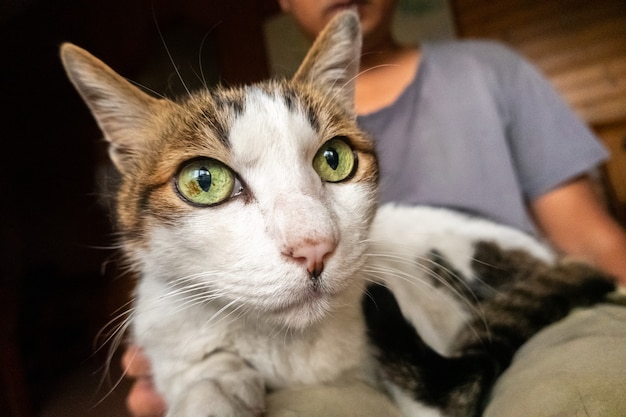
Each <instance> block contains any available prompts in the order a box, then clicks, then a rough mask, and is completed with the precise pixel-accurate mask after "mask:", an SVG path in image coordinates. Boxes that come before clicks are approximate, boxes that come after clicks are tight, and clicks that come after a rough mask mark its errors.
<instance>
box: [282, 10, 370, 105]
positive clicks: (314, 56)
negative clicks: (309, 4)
mask: <svg viewBox="0 0 626 417" xmlns="http://www.w3.org/2000/svg"><path fill="white" fill-rule="evenodd" d="M361 36H362V35H361V24H360V22H359V16H358V14H357V13H356V12H355V11H351V10H350V11H344V12H341V13H338V14H337V15H336V16H335V17H334V18H333V19H332V20H331V21H330V22H329V23H328V25H327V26H326V27H325V28H324V30H323V31H322V32H321V33H320V34H319V36H318V37H317V39H316V40H315V42H314V43H313V46H312V47H311V49H310V50H309V52H308V53H307V55H306V57H305V58H304V61H303V62H302V64H301V65H300V68H299V69H298V71H297V72H296V74H295V75H294V77H293V79H294V81H308V82H312V83H314V84H315V85H320V86H322V87H323V88H326V89H328V91H330V92H332V93H335V94H336V97H338V98H341V99H342V100H343V103H344V105H345V107H346V108H347V110H349V111H350V112H351V113H353V114H354V113H355V111H354V85H355V80H356V76H357V74H358V71H359V64H360V57H361V46H362V37H361Z"/></svg>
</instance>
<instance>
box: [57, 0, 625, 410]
mask: <svg viewBox="0 0 626 417" xmlns="http://www.w3.org/2000/svg"><path fill="white" fill-rule="evenodd" d="M360 49H361V32H360V26H359V20H358V16H357V15H356V14H355V13H354V12H350V11H346V12H342V13H340V14H338V15H337V16H336V17H335V18H334V19H333V20H332V21H331V22H330V23H329V25H328V26H327V27H326V29H325V30H324V31H323V32H322V33H321V34H320V36H319V37H318V39H317V40H316V41H315V42H314V44H313V46H312V47H311V49H310V51H309V53H308V54H307V56H306V57H305V59H304V61H303V63H302V64H301V66H300V68H299V69H298V71H297V72H296V74H295V75H294V77H293V78H292V79H291V80H269V81H266V82H260V83H257V84H252V85H247V86H240V87H231V88H225V87H216V88H214V89H203V90H199V91H197V92H194V93H191V94H189V95H188V96H186V97H182V98H180V99H178V100H169V99H158V98H155V97H153V96H150V95H148V94H146V93H144V92H142V91H141V90H140V89H139V88H137V87H135V86H133V85H132V84H131V83H129V82H128V81H126V80H125V79H124V78H123V77H121V76H120V75H118V74H117V73H115V72H114V71H113V70H112V69H110V68H109V67H108V66H106V65H105V64H104V63H103V62H101V61H100V60H98V59H97V58H95V57H93V56H92V55H90V54H89V53H88V52H86V51H85V50H83V49H81V48H79V47H77V46H75V45H72V44H69V43H66V44H64V45H62V46H61V58H62V61H63V64H64V67H65V69H66V72H67V74H68V77H69V78H70V80H71V82H72V83H73V84H74V86H75V87H76V89H77V90H78V92H79V93H80V95H81V96H82V98H83V99H84V100H85V102H86V104H87V105H88V107H89V108H90V110H91V111H92V113H93V115H94V117H95V119H96V121H97V122H98V124H99V126H100V128H101V130H102V132H103V134H104V138H105V139H106V141H108V143H109V155H110V158H111V160H112V162H113V164H114V165H115V167H116V168H117V170H118V171H119V173H120V176H121V179H120V183H119V188H118V190H117V193H116V196H115V204H114V205H115V208H116V209H115V217H116V223H117V226H118V230H119V233H120V244H121V247H122V250H123V253H124V256H125V259H126V261H127V264H128V267H129V269H131V270H132V271H133V272H135V273H136V274H137V276H138V283H137V288H136V291H135V299H134V303H133V309H132V313H131V320H130V326H131V328H130V332H131V337H132V341H133V343H135V344H137V345H139V346H142V347H143V349H144V351H145V353H146V355H147V356H148V357H149V358H150V360H151V362H152V366H153V372H154V381H155V384H156V386H157V388H158V390H159V392H160V393H161V394H162V395H163V397H164V400H165V401H166V403H167V404H168V411H167V416H169V417H174V416H175V417H187V416H189V417H191V416H194V417H195V416H215V417H227V416H236V417H246V416H259V415H262V414H263V413H264V410H265V409H266V403H265V399H266V394H267V393H268V392H273V391H278V390H281V389H285V388H289V387H294V386H309V385H324V384H339V385H341V384H350V383H352V382H360V383H364V384H367V385H368V386H371V387H372V388H374V389H376V390H379V391H381V392H383V393H385V395H389V396H390V397H391V398H393V400H394V401H395V402H396V403H397V404H398V406H399V408H400V409H401V410H402V412H403V413H404V415H407V416H414V415H421V414H419V413H421V412H424V411H427V412H428V413H430V414H426V415H438V416H472V415H476V414H477V413H478V412H479V411H480V408H481V406H482V402H483V401H484V398H485V395H486V393H487V392H488V390H489V387H490V385H491V383H492V381H493V379H494V378H495V377H496V376H497V374H498V373H499V372H501V368H502V367H505V366H506V365H507V363H508V361H510V358H511V355H512V352H513V351H514V349H515V347H516V346H518V345H519V344H520V343H521V342H522V341H523V340H522V339H524V340H525V339H527V338H528V337H529V336H530V335H531V334H532V333H533V332H535V331H536V330H538V329H539V328H540V327H541V326H544V325H546V324H548V323H550V322H552V321H555V320H557V319H558V318H561V317H563V316H564V315H565V314H567V311H568V310H569V308H570V307H571V306H574V305H585V304H588V303H592V302H595V301H599V300H601V299H602V298H603V296H604V295H605V294H606V293H608V292H610V291H611V290H612V289H613V284H612V283H611V281H610V279H609V278H607V277H605V276H603V275H602V274H599V273H596V272H595V271H593V270H592V269H590V268H587V269H586V267H585V266H584V265H582V264H581V265H578V264H571V266H570V264H563V263H562V262H561V261H559V260H557V258H556V256H555V255H554V253H553V252H552V251H551V250H550V249H549V248H548V247H547V246H545V245H544V244H542V243H541V242H538V241H536V240H535V239H533V238H531V237H530V236H527V235H526V234H524V233H522V232H519V231H516V230H513V229H510V228H508V227H505V226H500V225H495V224H492V223H490V222H488V221H486V220H481V219H477V218H474V217H471V216H467V215H464V214H461V213H456V212H453V211H450V210H446V209H435V208H427V207H402V206H396V205H386V206H383V207H381V208H378V207H377V205H378V203H377V200H378V187H379V184H378V182H379V180H378V176H379V173H378V166H377V159H376V151H375V146H374V142H373V141H372V138H370V137H369V136H368V135H367V133H366V132H364V131H362V130H361V129H359V127H358V126H357V123H356V115H355V110H354V80H355V78H356V76H357V75H358V67H359V55H360ZM486 256H488V258H487V257H486ZM520 259H521V260H523V261H524V262H518V261H519V260H520ZM481 262H484V263H481ZM518 265H519V266H518ZM481 268H482V272H481V271H479V269H481ZM554 268H557V269H558V268H571V269H577V268H580V270H581V271H583V272H581V273H577V274H569V273H566V274H564V276H565V277H564V278H563V280H562V281H558V280H556V281H555V282H556V285H551V284H549V285H546V286H545V288H547V289H546V291H545V293H543V292H539V293H537V294H536V299H539V300H540V302H541V300H542V299H543V300H545V299H549V297H552V296H557V295H558V294H559V291H560V288H561V287H564V286H565V287H568V288H569V287H571V288H572V291H571V294H569V296H568V297H566V301H567V302H566V303H565V307H564V309H562V310H559V311H558V312H556V313H555V314H550V315H549V317H546V318H545V319H544V320H541V321H540V324H538V325H536V326H529V330H528V331H526V333H523V335H522V339H517V338H516V337H517V335H516V334H515V330H516V327H517V323H511V322H510V321H507V320H506V319H503V320H502V321H501V322H500V321H498V319H497V318H496V317H499V314H500V313H502V310H506V307H507V302H502V301H501V299H502V298H504V299H505V300H506V299H507V298H506V297H507V295H511V296H514V295H515V294H516V291H518V292H520V291H521V290H518V289H516V287H515V282H518V281H519V282H525V281H527V282H529V283H532V282H533V281H540V280H539V279H535V278H533V277H534V276H535V274H534V271H535V270H537V269H539V270H541V271H543V272H541V273H539V275H541V276H542V277H543V278H542V279H545V280H548V281H549V276H550V271H552V270H553V269H554ZM585 271H586V272H585ZM504 273H506V274H509V275H516V274H517V275H519V276H518V277H516V276H511V277H509V278H508V280H499V279H496V278H493V277H497V276H499V275H503V274H504ZM483 275H484V276H483ZM435 276H439V277H440V279H439V280H438V279H435V278H436V277H435ZM488 277H492V278H493V279H491V278H489V279H488ZM481 279H482V281H481ZM459 280H460V281H459ZM500 281H502V282H500ZM511 281H514V283H513V285H510V284H508V283H509V282H511ZM483 282H484V283H485V285H482V283H483ZM459 283H461V285H459ZM426 286H428V287H429V288H430V289H427V288H426ZM507 286H511V288H510V289H509V288H506V287H507ZM531 286H532V285H531ZM590 287H593V288H596V289H597V291H594V292H589V293H588V292H587V291H586V289H587V288H590ZM578 288H581V289H580V291H578V290H577V289H578ZM494 291H495V294H496V295H495V296H492V293H493V292H494ZM498 291H500V292H498ZM468 295H469V297H470V298H469V300H471V299H472V297H477V298H479V299H478V300H477V303H478V304H472V303H471V302H468V301H466V300H467V296H468ZM394 296H395V297H394ZM482 298H484V299H482ZM530 298H532V299H533V300H535V298H533V297H530ZM396 300H397V301H396ZM477 305H479V306H480V308H482V311H483V313H481V312H480V310H479V309H478V308H477V307H476V306H477ZM531 310H532V311H533V312H534V311H535V310H541V307H537V306H536V305H532V306H531ZM517 313H518V312H517V311H505V314H502V317H504V318H507V317H511V316H512V315H514V314H517ZM533 314H534V313H533ZM530 316H531V314H529V317H530ZM522 317H524V316H523V314H522ZM481 320H484V323H483V322H482V321H481ZM494 323H495V324H503V325H504V326H505V327H506V328H507V329H509V330H511V332H510V333H512V334H515V336H513V337H511V336H510V335H509V333H507V331H505V329H499V328H497V329H495V328H493V326H492V327H491V328H490V327H485V324H487V325H493V324H494ZM481 326H482V327H481ZM481 328H482V329H484V330H481ZM390 329H395V330H394V331H397V333H395V334H389V332H388V330H390ZM415 329H417V331H416V330H415ZM501 330H502V331H501ZM490 331H491V332H492V333H489V332H490ZM488 335H489V336H491V335H492V336H493V337H492V338H491V339H489V338H487V336H488ZM500 337H502V339H500ZM511 340H513V342H512V344H511V346H510V347H511V349H509V350H506V349H500V347H501V346H500V344H499V342H500V341H502V346H504V345H505V344H506V343H508V342H509V341H511ZM407 341H408V342H410V343H412V345H408V344H407V343H406V342H407ZM493 341H495V342H493ZM494 346H495V348H493V349H492V347H494ZM422 354H423V355H422ZM420 355H422V356H421V357H420ZM424 358H427V359H430V358H436V360H432V361H423V360H422V359H424ZM457 364H460V365H459V366H457ZM438 367H441V368H438ZM441 370H445V372H446V373H447V374H446V375H448V377H447V378H445V379H444V380H441V378H433V377H432V375H440V374H441V372H442V371H441ZM425 375H426V376H425Z"/></svg>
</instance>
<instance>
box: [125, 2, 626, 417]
mask: <svg viewBox="0 0 626 417" xmlns="http://www.w3.org/2000/svg"><path fill="white" fill-rule="evenodd" d="M278 1H279V4H280V6H281V8H282V10H283V11H285V12H287V13H289V14H290V15H291V16H292V17H293V18H294V19H295V21H296V22H297V24H298V25H299V27H300V28H301V29H302V31H303V32H304V33H305V34H306V35H307V36H308V37H309V38H310V39H314V38H315V36H316V35H317V34H318V33H319V32H320V31H321V30H322V28H323V27H324V26H325V25H326V23H328V21H329V20H330V19H331V18H332V16H333V15H334V14H335V13H337V12H338V11H339V10H341V9H343V8H346V7H355V8H357V9H358V12H359V16H360V20H361V25H362V30H363V36H364V38H363V54H362V62H361V72H360V75H359V77H358V78H357V80H356V91H355V94H356V101H355V102H356V111H357V114H358V115H359V124H360V125H361V126H362V127H363V128H364V129H365V130H367V131H369V132H370V133H372V135H373V137H374V138H375V140H376V141H377V148H378V152H379V157H380V164H381V193H382V194H381V199H382V201H383V202H386V201H396V202H400V203H406V204H429V205H440V206H447V207H453V208H456V209H459V210H464V211H467V212H472V213H478V214H480V215H483V216H486V217H488V218H491V219H493V220H496V221H499V222H503V223H506V224H509V225H512V226H515V227H518V228H520V229H523V230H527V231H529V232H531V233H536V234H539V235H542V236H544V237H545V238H547V239H548V240H549V241H550V242H552V244H553V245H554V246H555V247H556V248H557V249H559V250H561V251H562V252H563V253H565V254H568V255H571V256H573V257H577V258H581V259H585V260H587V261H589V262H591V263H593V264H595V265H597V266H598V267H600V268H602V269H604V270H605V271H606V272H608V273H610V274H612V275H613V276H615V277H616V278H617V279H618V281H619V283H621V284H623V285H626V234H625V233H624V231H623V230H622V229H621V228H620V226H619V225H618V223H617V222H616V221H615V220H614V219H613V218H612V217H611V216H610V215H609V214H608V213H607V211H606V210H605V207H604V204H603V202H602V201H601V200H600V199H599V198H598V196H597V193H596V191H595V190H596V189H595V187H594V182H593V179H592V176H591V173H592V172H593V171H594V170H595V168H596V167H597V166H598V164H600V163H601V162H602V161H604V160H605V159H606V157H607V154H606V151H605V150H604V148H603V147H602V145H601V144H600V143H599V141H598V140H597V139H596V138H595V137H594V136H593V134H592V133H591V132H590V130H589V129H588V128H587V127H586V126H585V125H584V123H582V121H580V120H579V119H578V118H577V117H576V116H575V115H574V113H573V112H572V111H571V109H569V108H568V107H567V105H566V104H565V103H564V102H563V100H562V99H561V97H560V96H558V94H557V93H556V92H555V90H554V89H553V88H552V87H551V86H550V85H549V83H548V82H547V81H546V80H545V79H544V78H543V77H542V76H541V75H540V74H539V72H538V71H537V70H536V69H535V68H534V67H532V66H531V65H530V64H529V63H528V62H527V61H525V60H524V59H523V58H521V57H520V56H519V55H517V54H516V53H515V52H513V51H512V50H510V49H508V48H506V47H504V46H503V45H501V44H497V43H494V42H487V41H448V42H437V43H430V42H421V43H420V45H403V44H400V43H398V42H396V41H395V39H394V37H393V35H392V20H393V14H394V11H395V7H396V0H368V1H350V2H346V1H344V0H278ZM607 308H608V307H607ZM604 313H606V312H604ZM604 313H603V312H602V311H600V312H597V314H598V315H599V317H597V316H592V318H590V317H588V316H583V317H579V318H578V319H577V320H578V321H582V322H585V320H587V321H589V320H592V322H594V323H596V324H597V325H598V327H600V328H609V327H611V326H613V327H612V329H613V331H617V332H621V333H623V331H622V330H621V329H622V327H620V326H619V325H618V326H617V327H615V323H614V322H611V323H609V324H606V325H603V324H599V323H600V322H601V321H602V320H609V319H608V318H607V317H613V316H611V315H608V314H604ZM611 313H614V312H613V311H612V312H611ZM620 314H622V315H621V316H620V317H621V320H622V321H621V322H620V324H623V320H626V316H625V315H624V314H623V312H621V313H620ZM566 321H567V320H566ZM618 322H619V320H618ZM565 324H566V327H567V326H569V327H567V329H565V330H564V329H562V328H559V329H554V331H553V332H552V333H549V332H548V333H547V334H548V337H547V338H548V339H549V340H551V341H552V342H545V341H544V342H541V341H540V342H539V345H541V344H542V343H543V344H544V346H539V347H536V346H534V345H532V343H530V345H531V346H533V348H532V349H535V350H532V349H531V352H530V353H528V354H526V355H524V352H521V353H520V354H519V355H518V356H520V358H519V359H516V360H515V361H514V363H513V366H512V367H511V369H510V370H509V371H510V372H509V371H507V374H505V375H504V376H503V378H501V380H502V382H498V385H497V386H496V387H495V389H494V394H493V398H492V400H491V403H490V404H489V406H488V408H487V411H486V414H485V415H493V416H499V417H504V416H509V415H510V416H513V415H515V416H517V415H520V416H534V415H557V414H558V413H561V414H559V415H576V411H574V412H572V411H571V409H569V410H565V409H559V407H565V405H564V404H561V403H558V401H556V400H554V397H555V395H554V392H553V391H550V389H549V388H548V389H546V390H544V391H546V392H548V393H547V394H546V393H541V392H540V391H537V389H543V388H538V387H544V386H543V385H541V384H539V383H537V381H536V379H537V378H538V377H539V378H540V379H541V378H543V376H544V373H546V372H547V373H550V372H552V374H550V375H553V374H554V373H555V372H556V373H557V374H558V373H559V372H561V373H566V374H567V373H568V372H571V375H574V376H573V378H577V377H580V376H581V375H582V378H588V374H586V373H582V374H580V375H579V374H577V372H579V371H580V370H579V369H573V370H572V369H569V368H568V369H565V368H563V367H562V363H563V362H565V361H566V360H564V359H563V358H560V357H559V358H557V359H558V361H556V360H552V359H551V358H552V356H550V355H547V356H545V355H544V356H542V358H548V359H545V360H543V362H545V363H543V364H541V365H537V366H535V364H536V362H537V355H536V354H537V352H542V350H541V349H543V350H544V351H550V349H549V347H551V346H556V345H550V343H553V344H554V343H557V345H558V342H559V341H562V340H564V338H565V339H567V340H570V339H572V340H575V339H577V338H580V337H579V335H578V333H576V332H577V331H578V330H577V329H578V328H580V327H581V326H582V324H580V325H576V324H571V323H565ZM553 327H558V325H557V326H553ZM615 329H617V330H615ZM567 331H569V332H570V333H571V334H569V335H568V334H567ZM600 332H602V330H600ZM555 334H556V335H555ZM622 338H624V336H622ZM531 342H534V340H531ZM621 342H622V344H621V345H619V346H621V348H619V349H618V351H620V352H621V351H626V349H623V347H624V346H625V344H624V343H626V341H625V340H624V339H622V340H621ZM593 346H595V345H593ZM578 347H579V346H574V348H573V349H574V350H576V348H578ZM600 348H601V347H600ZM536 349H539V350H536ZM555 349H556V348H555ZM585 349H586V350H585ZM523 350H524V348H523ZM555 351H556V352H557V353H554V352H553V356H554V355H556V356H560V355H559V354H558V352H559V350H558V349H556V350H555ZM577 352H578V351H577ZM605 353H606V352H603V353H602V354H601V353H600V351H593V350H592V347H591V346H583V347H582V353H581V352H578V354H579V355H588V356H590V357H594V356H603V355H604V354H605ZM622 356H624V354H622ZM134 357H140V358H142V356H141V350H140V348H138V347H131V348H130V349H129V350H128V351H127V352H126V354H125V356H124V360H123V364H124V367H125V369H126V370H127V373H128V375H129V376H130V377H137V378H138V380H137V382H136V383H135V385H134V387H133V390H132V391H131V393H130V395H129V397H128V405H129V408H130V409H131V412H132V414H133V415H135V416H138V417H148V416H158V415H162V413H163V410H164V408H165V404H163V402H162V400H161V399H160V398H159V397H158V395H157V394H156V393H155V392H154V389H153V387H152V386H151V384H150V382H149V363H147V361H145V360H143V358H142V360H132V359H133V358H134ZM583 357H584V356H575V357H574V358H573V360H572V362H573V363H578V362H577V361H578V360H580V359H582V358H583ZM524 358H525V359H524ZM570 359H571V358H570ZM587 359H588V358H587ZM613 359H615V358H611V360H613ZM524 360H525V361H524ZM516 362H519V364H518V363H516ZM615 363H616V364H617V363H626V362H624V361H622V362H619V361H616V362H615ZM594 364H595V363H594V362H593V361H591V362H590V365H589V366H591V367H593V366H595V365H594ZM570 365H571V364H570ZM516 366H517V368H516ZM542 366H543V367H542ZM572 366H574V365H572ZM520 367H521V368H522V369H521V370H520V369H519V368H520ZM609 368H610V366H609ZM613 368H615V367H613ZM618 368H619V367H618ZM515 369H518V370H517V371H516V370H515ZM528 369H531V372H530V373H528V374H524V372H525V371H526V370H528ZM533 369H534V370H535V372H534V373H533V371H532V370H533ZM555 369H556V370H555ZM585 369H586V368H585ZM581 372H582V371H581ZM522 374H523V375H522ZM520 375H522V376H520ZM602 377H603V378H604V377H606V375H603V376H602ZM618 378H620V377H619V376H618ZM544 379H545V380H546V381H547V382H546V383H548V382H555V381H549V378H547V379H546V378H544ZM592 379H593V378H592ZM598 379H599V378H598V377H597V376H596V377H595V379H593V381H596V380H598ZM604 379H606V378H604ZM511 381H513V382H511ZM563 382H565V383H566V384H565V385H567V383H570V384H571V383H572V381H571V380H569V381H560V382H559V381H556V383H557V384H559V383H560V384H561V385H562V384H563ZM613 382H615V381H613V380H611V378H610V377H608V381H607V382H606V384H609V387H608V389H607V388H606V386H605V385H606V384H605V385H603V386H602V390H603V392H602V393H600V394H598V393H597V392H594V395H596V394H597V395H598V396H601V395H605V396H606V395H611V393H612V395H613V396H615V397H619V396H620V395H621V394H620V393H619V392H615V390H611V385H610V384H612V383H613ZM616 383H617V384H621V386H624V385H625V384H626V379H625V378H624V377H621V379H620V380H619V381H617V382H616ZM507 384H508V385H507ZM516 384H521V386H522V387H520V386H519V385H516ZM524 384H526V385H524ZM511 385H512V386H513V388H511V387H510V386H511ZM618 386H619V385H618ZM524 387H526V388H524ZM524 389H526V391H527V393H530V392H532V393H533V395H535V394H538V393H540V394H545V395H544V397H546V398H548V399H547V400H545V401H541V400H538V399H537V398H535V397H533V399H532V401H531V400H530V399H529V398H526V401H525V402H524V395H526V393H524V394H522V392H524ZM533 389H534V391H533ZM578 389H579V388H578V387H577V388H575V389H574V391H576V390H578ZM518 391H519V392H518ZM605 391H606V392H605ZM578 394H580V395H581V398H582V395H583V394H582V393H580V392H577V394H576V395H578ZM507 395H508V396H507ZM528 395H530V394H528ZM559 395H561V394H559ZM556 397H558V395H557V396H556ZM515 398H517V402H516V403H514V404H518V405H519V404H522V405H523V407H521V408H520V407H515V406H513V407H512V406H511V404H512V403H511V401H512V400H511V399H515ZM569 398H570V397H567V400H566V401H565V404H567V402H568V401H569V402H571V401H570V400H569ZM609 398H611V397H610V396H609ZM520 401H521V402H520ZM551 401H552V402H551ZM531 402H532V403H533V404H538V405H537V406H536V407H541V411H537V413H536V414H533V412H532V410H531V408H532V407H530V405H529V404H530V403H531ZM550 402H551V403H550ZM582 406H586V405H585V404H583V405H582ZM529 407H530V408H529ZM550 407H553V408H555V410H556V411H554V414H550V411H549V409H550ZM623 407H625V408H626V405H623ZM516 408H517V409H518V410H517V413H518V414H515V412H516V411H515V409H516ZM505 410H506V411H505ZM537 410H539V408H537ZM621 410H622V412H624V411H623V410H624V408H622V409H621ZM520 412H521V414H519V413H520ZM620 414H621V412H618V413H617V414H611V413H609V414H606V413H605V414H603V415H620ZM585 415H588V414H585ZM592 415H593V413H592ZM625 415H626V414H625Z"/></svg>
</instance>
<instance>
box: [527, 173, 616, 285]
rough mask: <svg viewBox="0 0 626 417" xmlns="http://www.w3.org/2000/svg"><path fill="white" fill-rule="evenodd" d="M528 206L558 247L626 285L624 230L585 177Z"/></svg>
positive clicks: (549, 193) (548, 193) (554, 190)
mask: <svg viewBox="0 0 626 417" xmlns="http://www.w3.org/2000/svg"><path fill="white" fill-rule="evenodd" d="M530 208H531V211H532V214H533V216H534V218H535V221H536V223H537V225H538V226H539V227H540V228H541V230H542V231H543V232H544V233H545V235H546V236H547V238H548V239H549V240H550V241H551V242H552V243H553V244H554V245H555V246H556V247H557V248H558V249H560V250H562V251H563V252H564V253H566V254H568V255H572V256H574V257H578V258H581V259H583V260H586V261H588V262H591V263H592V264H594V265H596V266H598V267H599V268H601V269H603V270H604V271H605V272H608V273H609V274H612V275H613V276H615V277H616V278H617V279H618V281H619V282H620V284H621V285H622V286H623V287H626V233H625V232H624V230H623V229H622V228H621V227H620V226H619V224H618V223H617V222H616V221H615V220H614V219H613V217H611V216H610V215H609V213H608V212H607V211H606V209H605V207H604V205H603V204H602V202H601V201H600V199H599V198H598V196H597V193H596V190H595V189H594V186H593V183H592V181H591V180H590V179H589V178H588V177H587V176H581V177H578V178H576V179H574V180H572V181H569V182H567V183H565V184H564V185H562V186H560V187H558V188H555V189H553V190H552V191H549V192H547V193H546V194H544V195H542V196H540V197H539V198H537V199H536V200H535V201H533V202H532V203H531V205H530Z"/></svg>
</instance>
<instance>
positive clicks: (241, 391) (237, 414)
mask: <svg viewBox="0 0 626 417" xmlns="http://www.w3.org/2000/svg"><path fill="white" fill-rule="evenodd" d="M253 372H254V371H252V370H251V372H250V375H246V378H241V376H242V375H240V373H237V374H234V375H232V374H231V375H223V376H221V377H220V378H215V379H213V378H212V379H204V380H200V381H198V382H196V383H195V384H193V385H192V386H190V387H189V388H188V389H186V390H184V391H183V392H182V393H181V398H179V399H178V401H176V402H175V403H174V404H172V406H171V408H170V409H169V410H168V413H167V417H261V416H262V415H263V413H264V410H265V388H264V385H263V381H262V379H261V377H260V375H258V374H256V373H255V374H254V375H252V373H253Z"/></svg>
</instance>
